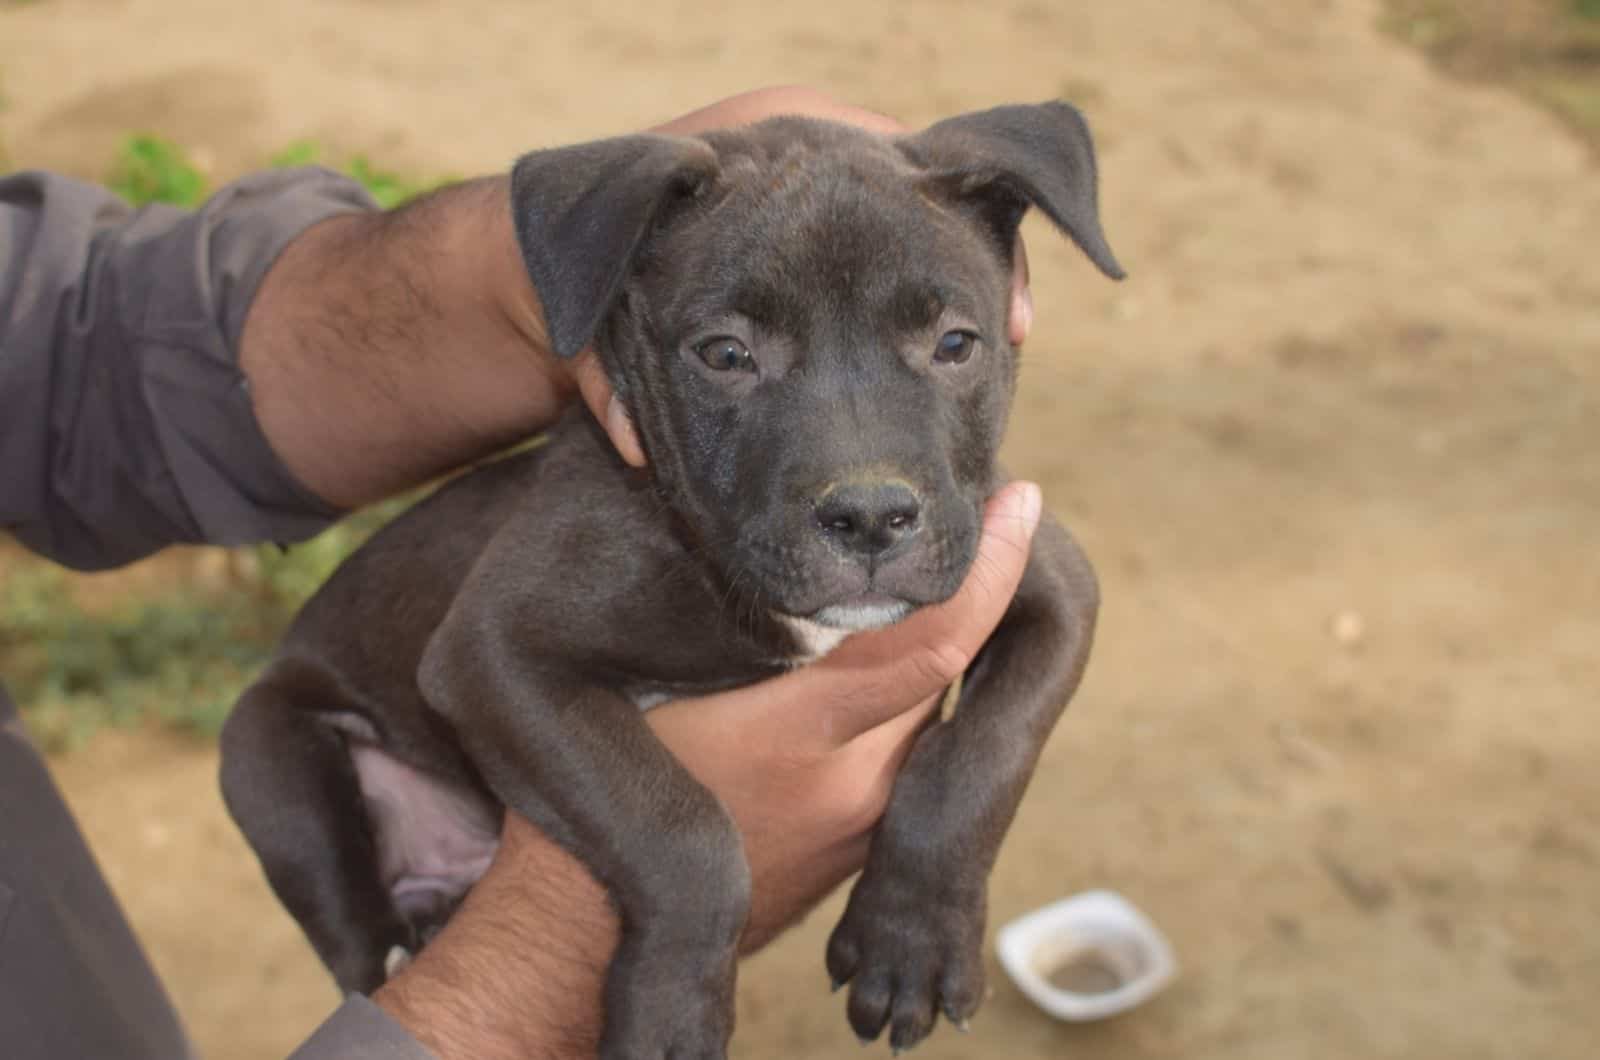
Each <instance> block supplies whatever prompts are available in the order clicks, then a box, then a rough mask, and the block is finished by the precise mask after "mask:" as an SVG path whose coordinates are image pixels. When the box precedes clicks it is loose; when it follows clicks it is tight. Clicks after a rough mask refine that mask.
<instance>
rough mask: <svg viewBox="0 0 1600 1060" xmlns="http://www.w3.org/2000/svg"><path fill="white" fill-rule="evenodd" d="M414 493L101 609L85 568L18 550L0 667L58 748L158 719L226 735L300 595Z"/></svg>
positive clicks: (6, 590) (1, 587) (119, 597)
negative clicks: (212, 573) (82, 575)
mask: <svg viewBox="0 0 1600 1060" xmlns="http://www.w3.org/2000/svg"><path fill="white" fill-rule="evenodd" d="M410 502H411V498H410V497H403V498H398V499H396V500H392V501H388V502H385V503H383V504H379V505H375V506H373V507H372V508H369V509H367V510H365V511H362V512H360V513H358V514H356V515H354V516H351V517H350V518H349V519H346V520H345V521H343V522H341V523H340V524H338V525H337V526H334V527H332V528H330V529H328V530H326V531H324V532H323V533H322V534H321V535H319V536H317V537H316V538H313V539H312V540H311V541H308V542H306V543H304V544H302V545H297V546H295V547H293V548H290V549H280V548H278V547H277V546H275V545H263V546H258V547H253V548H246V549H238V550H235V552H234V554H233V556H232V558H231V560H230V562H229V563H228V564H227V568H226V569H227V573H226V576H225V577H224V579H223V580H222V582H221V583H220V584H218V583H216V581H215V579H213V580H212V584H210V585H209V586H203V585H202V584H200V582H201V579H197V578H192V577H181V576H178V577H174V578H172V579H171V580H169V581H167V582H166V583H165V584H162V585H160V586H157V587H154V588H146V589H142V590H138V591H127V592H125V593H120V594H114V596H113V598H112V600H111V601H110V602H109V604H106V603H105V602H104V601H100V603H99V604H97V606H95V607H94V608H92V609H88V608H85V607H83V606H81V605H80V603H79V600H78V598H77V594H76V592H75V591H74V586H75V579H76V578H77V575H74V574H71V573H69V572H67V571H64V570H62V569H60V568H58V567H56V566H54V565H52V564H50V563H48V562H46V561H44V560H40V559H34V558H31V557H30V558H23V557H21V556H20V555H19V556H12V557H8V559H7V564H6V569H5V575H4V578H3V579H0V674H3V675H4V676H5V680H6V684H7V686H8V688H9V690H10V692H11V694H12V697H13V698H14V699H15V700H16V701H17V703H18V704H19V705H20V706H21V708H22V716H23V718H24V720H25V721H26V722H27V725H28V728H29V730H30V731H31V732H32V733H33V735H34V738H35V739H37V740H38V741H39V742H40V744H41V745H43V746H44V747H45V748H46V749H47V750H50V751H65V750H70V749H72V748H73V747H75V746H77V745H79V744H81V743H82V742H83V741H84V740H86V739H87V738H88V737H89V736H91V735H92V734H93V733H94V732H96V731H97V730H99V729H101V728H103V727H105V726H117V725H127V724H133V723H141V724H142V723H146V722H149V721H152V720H153V721H155V722H157V723H159V724H164V725H169V726H172V727H175V728H178V729H181V730H185V731H188V732H191V733H195V734H198V735H201V736H205V737H214V736H215V735H216V733H217V731H218V730H219V729H220V728H221V726H222V722H223V720H224V719H225V718H226V717H227V714H228V711H229V709H230V708H231V707H232V706H233V703H234V701H235V700H236V699H237V698H238V695H239V693H240V692H241V691H242V690H243V689H244V686H245V685H246V684H247V683H249V681H250V680H251V679H252V678H253V677H254V676H255V674H256V672H257V671H258V670H259V668H260V667H261V665H262V664H263V663H264V662H265V661H266V660H267V658H268V657H269V656H270V655H271V653H272V650H273V647H274V645H275V644H276V643H277V641H278V638H279V637H280V636H281V635H282V633H283V630H284V629H285V628H286V627H287V626H288V624H289V621H290V620H291V619H292V618H293V617H294V614H295V612H296V611H297V610H298V609H299V608H300V606H301V605H302V604H303V603H304V602H305V601H306V600H307V599H308V598H310V596H311V595H312V594H313V593H314V592H316V590H317V588H318V587H319V586H321V585H322V583H323V582H324V581H326V580H327V578H328V576H329V575H331V574H332V573H333V571H334V569H335V568H337V567H338V565H339V564H340V563H342V562H343V561H344V559H345V557H346V556H348V555H349V554H350V553H351V552H353V551H355V549H356V548H357V547H359V546H360V545H361V543H362V542H364V541H365V540H366V539H367V538H368V537H370V536H371V535H372V533H373V532H374V531H376V530H377V529H378V528H379V527H380V526H382V525H383V524H384V523H385V522H387V521H388V520H389V519H391V518H393V517H394V516H395V515H397V514H399V513H400V512H401V511H403V510H404V509H405V508H406V507H407V506H408V505H409V503H410ZM97 595H103V594H97Z"/></svg>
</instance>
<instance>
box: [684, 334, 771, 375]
mask: <svg viewBox="0 0 1600 1060" xmlns="http://www.w3.org/2000/svg"><path fill="white" fill-rule="evenodd" d="M694 352H695V353H698V354H699V355H700V359H701V360H702V361H704V362H706V366H707V367H709V368H713V369H715V370H717V371H719V372H753V371H755V370H756V359H755V356H754V355H753V354H751V352H750V348H749V347H748V346H746V345H745V344H744V343H742V342H740V341H739V340H738V339H736V338H734V337H733V336H731V335H718V336H717V337H716V338H714V339H707V340H706V341H704V342H702V343H700V344H699V345H698V346H696V347H695V348H694Z"/></svg>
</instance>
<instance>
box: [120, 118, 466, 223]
mask: <svg viewBox="0 0 1600 1060" xmlns="http://www.w3.org/2000/svg"><path fill="white" fill-rule="evenodd" d="M266 164H267V165H269V166H273V167H288V166H309V165H326V166H328V167H329V168H331V169H336V170H338V171H339V172H341V173H344V174H345V175H346V176H349V177H350V178H352V179H353V180H355V181H356V182H357V183H359V184H360V185H361V186H362V187H364V188H366V189H367V192H368V193H369V194H370V195H371V196H372V198H373V200H374V201H376V202H377V204H378V205H379V206H381V207H383V208H384V209H385V210H389V209H393V208H394V207H396V206H400V205H402V204H403V203H405V202H407V201H409V200H411V199H413V198H415V197H416V196H418V195H421V194H423V193H424V192H428V191H432V190H433V189H435V188H437V187H440V186H441V185H443V184H446V183H448V180H447V179H432V180H424V179H419V178H414V177H410V176H407V175H405V174H401V173H399V172H396V171H394V170H390V169H385V168H383V167H381V166H378V165H376V164H374V163H373V162H371V161H370V160H369V159H367V158H366V157H365V156H363V155H356V156H354V157H352V158H350V159H348V160H346V161H345V162H344V163H343V164H336V163H330V162H328V161H327V159H326V158H325V152H324V150H323V149H322V147H321V146H320V145H318V144H316V143H314V142H313V141H310V140H300V141H296V142H295V143H292V144H290V145H289V146H288V147H285V148H284V149H283V150H281V151H279V152H277V153H276V154H274V155H273V156H272V157H271V158H269V159H268V160H267V163H266ZM106 183H107V185H108V186H109V187H110V188H111V190H112V191H115V192H116V193H117V194H118V195H120V196H122V197H123V198H124V199H126V200H128V202H130V203H132V204H133V205H135V206H145V205H148V204H150V203H167V204H169V205H172V206H184V207H193V206H198V205H200V203H202V202H204V201H205V198H206V196H207V195H210V194H211V192H212V190H213V189H212V187H211V184H210V181H208V180H207V179H206V176H205V174H204V173H203V172H201V170H200V169H199V167H198V166H196V165H195V163H194V161H193V159H192V158H191V157H190V156H189V153H188V152H187V151H185V150H184V149H183V147H182V146H180V145H179V144H176V143H174V142H173V141H171V140H168V139H166V138H164V137H161V136H153V135H148V134H141V135H137V136H130V137H128V138H127V139H126V140H124V141H123V143H122V146H121V147H120V148H118V150H117V156H116V159H115V160H114V161H113V163H112V165H111V169H110V172H109V173H108V175H107V177H106Z"/></svg>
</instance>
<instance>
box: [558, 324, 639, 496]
mask: <svg viewBox="0 0 1600 1060" xmlns="http://www.w3.org/2000/svg"><path fill="white" fill-rule="evenodd" d="M572 374H573V377H574V378H575V379H576V380H577V381H578V393H579V394H580V395H582V397H583V403H584V404H585V405H587V406H589V412H590V413H591V414H592V415H593V416H594V418H595V420H596V421H598V422H599V424H600V425H601V426H602V427H604V428H605V429H606V435H607V436H608V437H609V438H610V439H611V444H612V445H613V446H615V447H616V450H617V452H618V453H620V454H621V455H622V459H624V460H626V461H627V462H628V463H629V464H632V465H633V466H634V467H644V465H645V455H644V446H643V445H642V444H641V443H640V441H639V433H638V431H637V430H635V429H634V426H633V417H631V416H629V415H628V410H627V409H626V408H625V407H624V406H623V404H622V401H621V399H619V398H618V397H617V395H616V393H615V391H613V390H612V389H611V380H609V379H607V378H606V370H605V368H604V367H602V366H601V364H600V358H599V356H598V355H597V354H596V353H595V352H594V351H593V350H585V351H584V352H583V353H580V354H579V355H578V361H577V364H576V365H574V366H573V369H572Z"/></svg>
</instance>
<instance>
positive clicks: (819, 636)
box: [773, 615, 852, 666]
mask: <svg viewBox="0 0 1600 1060" xmlns="http://www.w3.org/2000/svg"><path fill="white" fill-rule="evenodd" d="M773 617H774V618H776V619H778V620H779V621H780V622H782V623H783V624H784V625H785V626H787V627H788V628H789V632H791V633H793V634H794V638H795V640H797V641H799V642H800V650H799V651H798V652H796V653H795V656H794V658H793V659H792V660H790V665H792V666H804V665H805V664H806V663H808V662H816V661H817V660H818V659H820V658H822V657H823V656H824V655H826V654H828V653H829V652H830V651H832V650H833V649H835V648H837V647H838V646H839V642H840V641H842V640H844V639H845V638H846V637H848V636H849V635H850V634H851V632H852V631H851V630H848V629H840V628H839V627H837V626H824V625H823V624H822V623H821V622H813V621H811V619H809V618H795V617H794V616H793V615H774V616H773Z"/></svg>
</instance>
